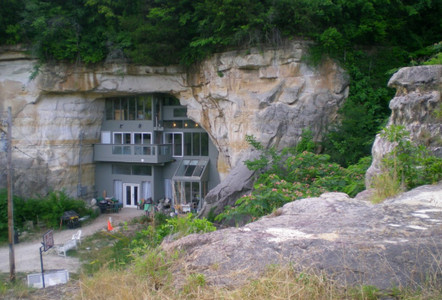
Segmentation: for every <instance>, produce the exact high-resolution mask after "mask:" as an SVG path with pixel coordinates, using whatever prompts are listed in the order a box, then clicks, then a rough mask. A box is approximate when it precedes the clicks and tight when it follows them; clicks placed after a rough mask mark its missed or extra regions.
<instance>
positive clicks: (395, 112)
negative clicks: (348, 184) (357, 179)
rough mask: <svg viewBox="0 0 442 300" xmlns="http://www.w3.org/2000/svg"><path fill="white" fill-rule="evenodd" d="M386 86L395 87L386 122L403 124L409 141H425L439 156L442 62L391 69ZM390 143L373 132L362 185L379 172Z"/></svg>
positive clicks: (441, 132) (390, 148)
mask: <svg viewBox="0 0 442 300" xmlns="http://www.w3.org/2000/svg"><path fill="white" fill-rule="evenodd" d="M388 86H390V87H393V88H396V90H397V91H396V95H395V97H394V98H393V99H392V100H391V101H390V109H391V116H390V119H389V121H388V125H387V126H391V125H403V126H405V128H406V130H407V131H409V132H410V138H411V140H412V141H414V142H417V143H418V144H422V145H425V146H426V147H428V148H429V149H430V150H431V151H432V152H433V153H434V154H435V155H437V156H439V157H442V119H441V110H442V98H441V93H442V65H434V66H419V67H408V68H402V69H400V70H399V71H398V72H397V73H395V74H394V75H393V76H392V77H391V79H390V81H389V82H388ZM393 147H394V145H392V144H391V143H390V142H388V141H386V140H384V139H382V138H381V137H380V135H377V136H376V139H375V142H374V144H373V149H372V155H373V163H372V165H371V166H370V168H369V169H368V171H367V174H366V186H367V188H368V187H370V184H371V181H372V178H373V176H375V175H376V174H378V173H380V172H381V170H380V168H381V161H382V158H383V157H384V156H385V154H387V153H388V152H390V151H391V150H392V148H393Z"/></svg>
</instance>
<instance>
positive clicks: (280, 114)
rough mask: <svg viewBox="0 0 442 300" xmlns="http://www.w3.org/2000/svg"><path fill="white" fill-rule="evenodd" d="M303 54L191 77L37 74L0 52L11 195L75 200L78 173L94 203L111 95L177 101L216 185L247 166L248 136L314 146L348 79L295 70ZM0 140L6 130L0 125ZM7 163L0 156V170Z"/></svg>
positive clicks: (207, 67) (248, 54) (215, 61)
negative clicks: (304, 137)
mask: <svg viewBox="0 0 442 300" xmlns="http://www.w3.org/2000/svg"><path fill="white" fill-rule="evenodd" d="M307 48H308V42H304V41H301V42H300V41H294V42H291V43H290V44H288V45H286V46H284V47H281V48H280V49H249V50H247V51H234V52H227V53H221V54H217V55H214V56H213V57H211V58H210V59H208V60H206V61H204V62H202V63H201V65H199V66H196V67H195V68H194V69H193V70H189V71H185V70H182V69H181V68H179V67H175V66H170V67H150V66H135V65H127V64H103V65H100V66H95V67H85V66H81V65H65V64H55V65H42V66H39V65H38V62H37V61H36V60H34V59H32V58H31V57H28V56H26V55H24V54H23V51H21V50H20V49H18V48H1V49H0V111H6V109H7V107H8V106H11V107H12V114H13V133H12V134H13V139H14V146H15V148H14V149H15V150H14V152H13V160H14V163H15V176H16V180H15V191H16V193H18V194H21V195H26V196H31V195H35V194H36V193H38V194H45V193H46V192H47V190H49V189H54V190H60V189H64V190H66V191H67V192H68V193H69V194H72V195H76V194H77V193H76V191H77V184H78V178H80V176H79V175H80V174H79V172H80V169H81V179H82V182H81V184H82V185H83V186H86V188H87V191H88V192H89V194H90V195H93V192H94V169H95V166H94V163H93V157H92V153H93V149H92V145H93V144H94V143H98V142H99V138H100V127H101V122H102V117H103V112H104V100H103V99H104V98H105V97H110V96H118V95H135V94H142V93H154V92H155V93H168V94H171V95H174V96H176V97H177V98H178V99H180V101H181V104H182V105H186V106H187V108H188V115H189V117H190V118H191V119H193V120H194V121H196V122H198V123H199V124H201V126H202V127H203V128H204V129H205V130H206V131H207V132H208V133H209V136H210V137H211V139H212V141H213V142H214V144H215V145H216V147H217V148H218V150H219V158H218V171H219V173H220V175H221V178H222V179H223V178H225V177H226V176H227V175H228V174H229V172H230V170H231V169H232V168H234V167H236V166H237V165H239V164H240V163H241V161H242V159H243V158H245V157H247V155H248V154H247V152H248V151H249V145H248V143H247V142H246V140H245V136H246V134H249V135H254V136H255V137H256V138H257V140H258V141H260V142H261V143H263V144H264V145H265V146H268V145H270V144H271V145H275V146H276V147H284V146H289V145H294V144H296V142H297V141H298V140H299V139H300V134H301V132H302V130H303V129H304V128H307V127H308V128H310V129H311V130H312V132H313V133H314V135H315V138H316V139H319V138H320V137H321V135H322V134H323V132H324V130H325V126H326V125H327V124H328V123H330V122H332V121H333V120H334V119H335V118H336V115H337V110H338V109H339V107H340V105H341V104H342V102H343V101H344V99H345V98H346V97H347V94H348V76H347V75H346V73H345V72H344V71H343V70H342V69H341V68H339V66H337V65H336V64H335V63H333V62H331V61H327V62H325V63H324V64H322V65H320V66H319V67H317V68H316V67H310V66H308V65H307V64H305V63H304V62H302V61H301V57H302V55H303V54H305V53H306V51H307ZM0 131H6V128H5V127H4V125H1V126H0ZM80 148H81V153H80ZM4 161H5V154H4V153H0V162H1V165H5V164H3V162H4ZM2 171H4V170H0V176H3V175H4V172H2ZM236 180H238V178H237V179H236ZM241 180H242V178H239V181H241ZM3 182H6V180H1V181H0V184H1V183H3ZM222 188H223V187H220V189H222ZM212 200H213V201H215V200H216V201H217V202H220V203H219V205H223V204H224V203H225V201H226V200H225V199H212ZM223 201H224V202H223Z"/></svg>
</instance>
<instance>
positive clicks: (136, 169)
mask: <svg viewBox="0 0 442 300" xmlns="http://www.w3.org/2000/svg"><path fill="white" fill-rule="evenodd" d="M132 174H133V175H146V176H151V175H152V167H151V166H144V165H133V166H132Z"/></svg>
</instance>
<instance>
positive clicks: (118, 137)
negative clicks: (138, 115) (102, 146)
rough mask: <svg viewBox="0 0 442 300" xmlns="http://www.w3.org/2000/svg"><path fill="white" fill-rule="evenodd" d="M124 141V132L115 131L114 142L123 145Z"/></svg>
mask: <svg viewBox="0 0 442 300" xmlns="http://www.w3.org/2000/svg"><path fill="white" fill-rule="evenodd" d="M122 143H123V134H122V133H114V144H117V145H121V144H122Z"/></svg>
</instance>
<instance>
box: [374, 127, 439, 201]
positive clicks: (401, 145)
mask: <svg viewBox="0 0 442 300" xmlns="http://www.w3.org/2000/svg"><path fill="white" fill-rule="evenodd" d="M381 137H382V138H384V139H386V140H387V141H389V142H390V143H393V144H395V147H394V148H393V150H392V151H391V152H390V153H388V154H386V155H385V156H384V158H383V160H382V170H383V173H382V174H381V175H379V176H378V177H377V178H375V179H374V181H373V187H374V188H375V190H376V195H375V198H374V199H373V201H376V202H379V201H381V200H383V199H385V198H386V197H391V196H394V195H396V194H398V193H399V192H401V191H404V190H409V189H412V188H415V187H417V186H421V185H424V184H432V183H436V182H438V181H439V180H441V179H442V158H438V157H435V156H434V155H432V154H431V153H430V152H429V151H428V149H427V148H426V147H424V146H423V145H417V144H416V143H413V142H412V141H411V140H410V133H409V132H408V131H406V130H405V127H404V126H399V125H392V126H390V127H388V128H383V130H382V132H381Z"/></svg>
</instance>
